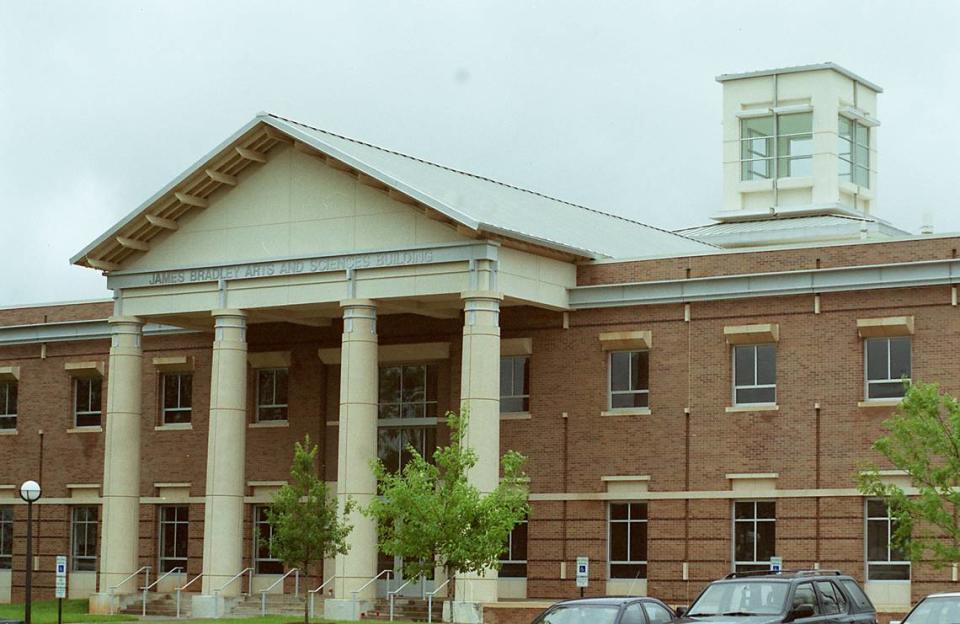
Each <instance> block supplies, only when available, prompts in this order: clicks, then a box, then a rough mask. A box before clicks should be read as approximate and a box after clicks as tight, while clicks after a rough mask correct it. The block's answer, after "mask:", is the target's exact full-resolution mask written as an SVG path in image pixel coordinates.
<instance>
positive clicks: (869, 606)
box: [840, 579, 876, 613]
mask: <svg viewBox="0 0 960 624" xmlns="http://www.w3.org/2000/svg"><path fill="white" fill-rule="evenodd" d="M840 584H841V585H843V586H844V588H846V590H847V593H848V594H850V600H852V601H853V610H854V611H856V612H857V613H863V612H866V611H876V609H875V608H874V607H873V603H871V602H870V599H869V598H867V595H866V594H865V593H863V590H862V589H860V586H859V585H857V582H856V581H854V580H853V579H840Z"/></svg>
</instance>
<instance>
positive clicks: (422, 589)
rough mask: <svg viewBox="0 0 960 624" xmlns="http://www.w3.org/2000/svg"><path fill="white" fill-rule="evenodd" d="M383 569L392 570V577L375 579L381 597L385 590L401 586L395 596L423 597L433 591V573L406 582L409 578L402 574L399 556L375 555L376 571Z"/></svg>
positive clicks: (384, 594)
mask: <svg viewBox="0 0 960 624" xmlns="http://www.w3.org/2000/svg"><path fill="white" fill-rule="evenodd" d="M384 570H393V578H392V579H391V580H390V581H389V582H387V580H386V579H385V578H384V579H381V580H378V581H377V595H378V596H380V597H383V598H386V597H387V592H390V591H394V590H396V589H397V588H399V587H401V586H402V587H403V589H401V590H400V593H398V594H397V598H417V599H425V598H426V597H427V592H429V591H433V589H434V587H435V585H436V583H434V578H433V577H434V575H433V573H431V574H428V575H425V576H424V577H422V578H418V579H415V580H413V581H412V582H410V583H407V581H410V579H409V578H407V577H405V576H404V574H403V560H402V559H401V558H400V557H394V556H392V555H387V554H384V553H379V554H378V555H377V572H383V571H384Z"/></svg>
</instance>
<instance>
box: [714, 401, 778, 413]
mask: <svg viewBox="0 0 960 624" xmlns="http://www.w3.org/2000/svg"><path fill="white" fill-rule="evenodd" d="M724 411H726V412H727V413H728V414H733V413H737V412H779V411H780V406H779V405H777V404H776V403H747V404H743V405H732V406H730V407H727V408H726V409H725V410H724Z"/></svg>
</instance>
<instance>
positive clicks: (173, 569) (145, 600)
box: [140, 566, 183, 617]
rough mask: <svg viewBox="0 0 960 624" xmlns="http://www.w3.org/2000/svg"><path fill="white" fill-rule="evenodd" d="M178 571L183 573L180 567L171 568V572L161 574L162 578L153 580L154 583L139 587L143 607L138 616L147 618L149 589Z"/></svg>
mask: <svg viewBox="0 0 960 624" xmlns="http://www.w3.org/2000/svg"><path fill="white" fill-rule="evenodd" d="M178 571H183V568H182V567H180V566H177V567H175V568H172V569H171V570H168V571H167V572H165V573H164V574H163V576H161V577H160V578H158V579H157V580H155V581H154V582H152V583H150V584H149V585H145V586H144V587H141V588H140V589H142V590H143V601H142V602H143V607H142V609H141V611H140V615H142V616H143V617H147V592H148V591H149V590H150V589H151V588H153V587H156V586H157V584H158V583H159V582H160V581H162V580H163V579H165V578H167V577H168V576H170V575H171V574H173V573H174V572H178ZM147 582H148V583H149V580H148V581H147Z"/></svg>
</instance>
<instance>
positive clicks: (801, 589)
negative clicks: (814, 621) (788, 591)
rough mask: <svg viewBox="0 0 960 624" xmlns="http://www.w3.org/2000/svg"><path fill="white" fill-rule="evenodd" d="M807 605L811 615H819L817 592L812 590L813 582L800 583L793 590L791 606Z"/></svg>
mask: <svg viewBox="0 0 960 624" xmlns="http://www.w3.org/2000/svg"><path fill="white" fill-rule="evenodd" d="M802 606H809V607H810V608H812V609H813V615H820V605H819V604H818V603H817V594H816V593H815V592H814V591H813V583H800V584H799V585H797V588H796V589H795V590H794V591H793V608H794V609H796V608H797V607H802Z"/></svg>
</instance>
